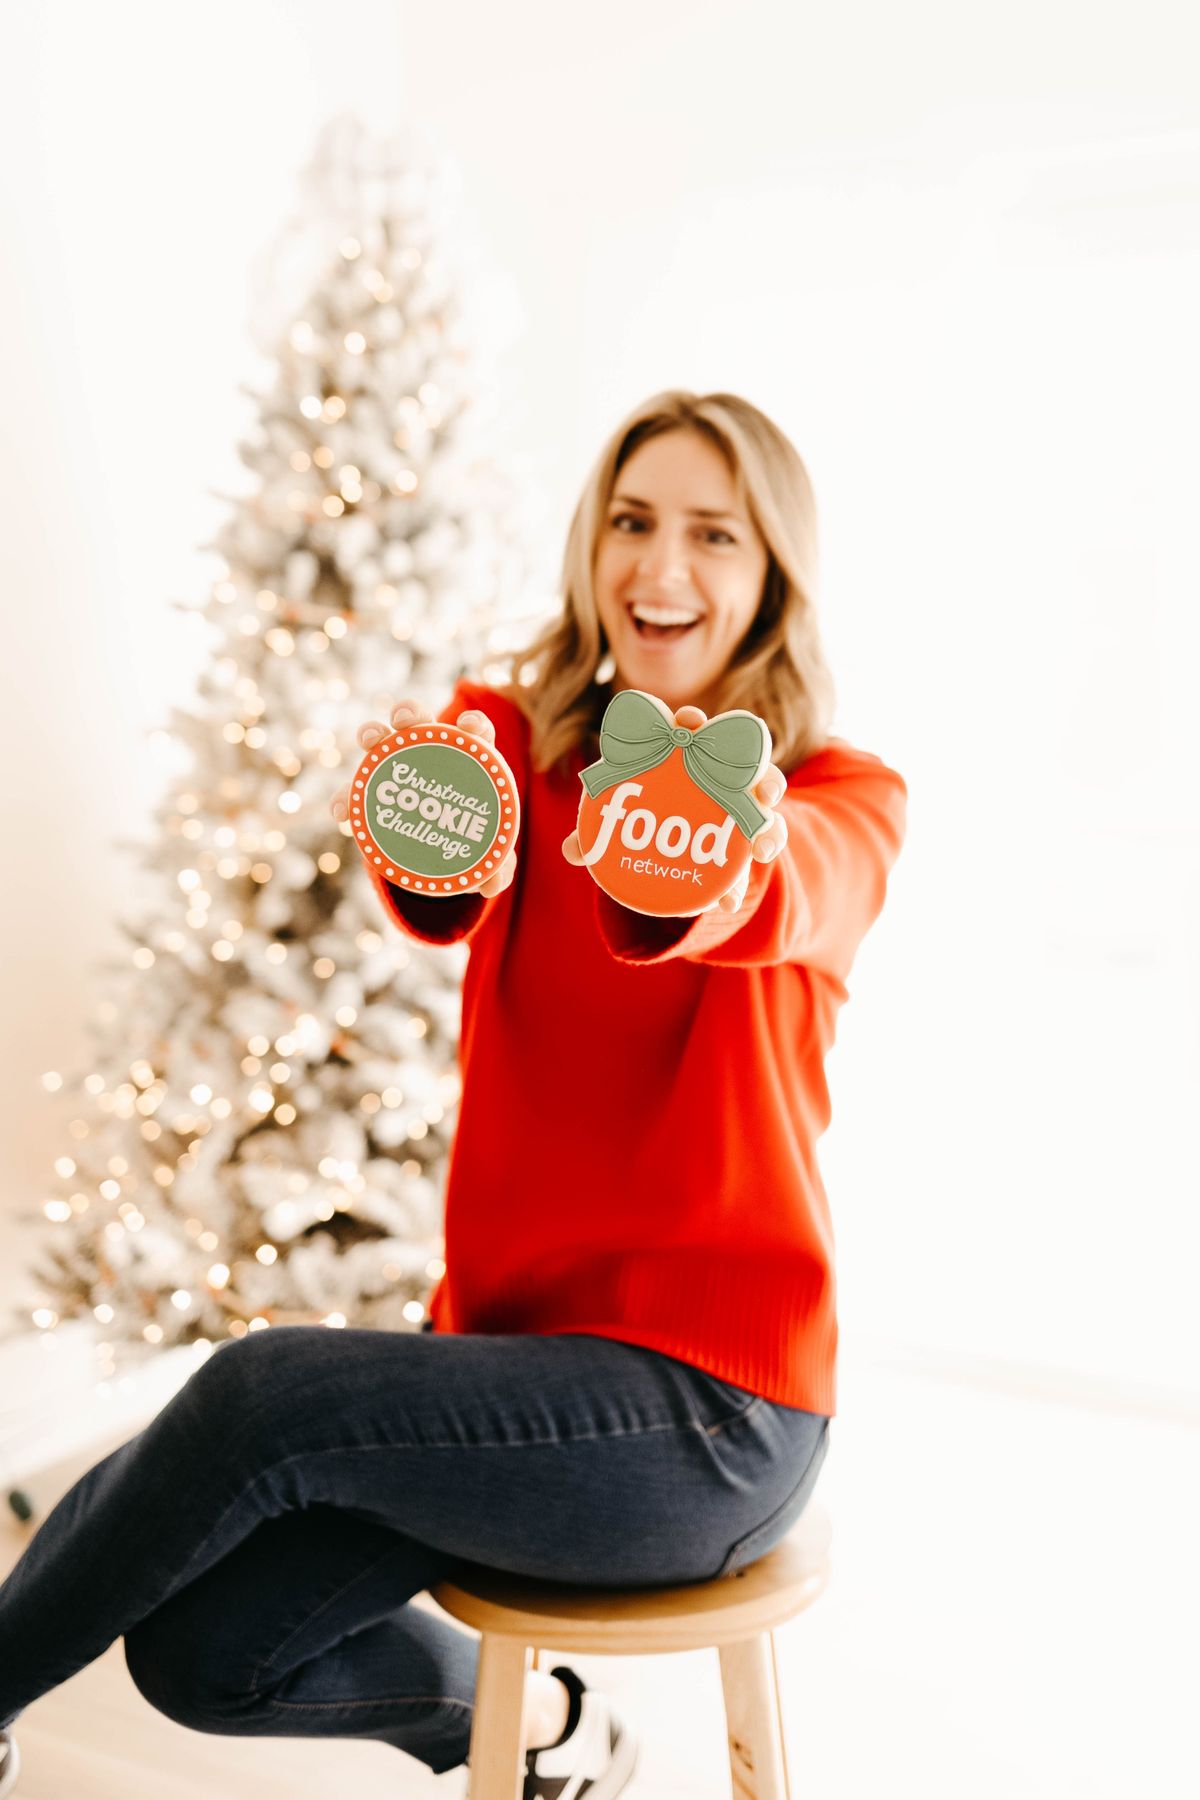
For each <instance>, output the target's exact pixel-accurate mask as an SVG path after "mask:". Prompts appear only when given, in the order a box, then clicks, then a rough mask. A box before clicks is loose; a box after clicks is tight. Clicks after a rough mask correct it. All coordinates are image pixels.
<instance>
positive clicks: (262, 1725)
mask: <svg viewBox="0 0 1200 1800" xmlns="http://www.w3.org/2000/svg"><path fill="white" fill-rule="evenodd" d="M828 1431H829V1421H828V1420H827V1419H825V1418H824V1417H823V1416H822V1415H820V1414H818V1413H810V1412H804V1411H801V1410H799V1409H797V1408H793V1407H787V1406H781V1405H778V1404H775V1403H773V1402H771V1401H767V1400H763V1399H761V1398H758V1397H756V1396H754V1395H753V1394H750V1393H747V1392H746V1391H745V1390H744V1389H742V1388H738V1387H734V1386H732V1385H731V1384H730V1383H729V1382H726V1381H720V1380H718V1379H717V1378H716V1377H715V1376H712V1375H706V1374H704V1373H703V1372H702V1371H701V1370H698V1369H694V1368H692V1367H691V1366H689V1365H688V1364H686V1363H682V1362H679V1361H677V1360H675V1359H674V1358H672V1357H669V1356H664V1355H662V1354H660V1353H659V1352H657V1351H654V1350H646V1349H643V1348H641V1347H640V1346H638V1345H633V1344H624V1343H618V1342H615V1341H613V1340H611V1339H608V1338H602V1337H596V1336H585V1335H576V1334H570V1333H566V1334H560V1335H555V1336H527V1335H520V1336H502V1337H500V1336H497V1337H492V1336H460V1335H455V1334H451V1333H437V1332H434V1333H426V1332H386V1331H371V1330H331V1329H329V1328H327V1327H325V1326H322V1325H284V1326H274V1327H272V1328H271V1329H269V1330H266V1331H256V1332H252V1333H251V1334H250V1335H249V1336H247V1337H245V1338H242V1339H241V1340H239V1341H238V1342H235V1343H230V1344H224V1345H222V1346H221V1347H220V1348H219V1349H217V1350H216V1351H214V1352H213V1354H212V1355H211V1356H210V1357H209V1358H208V1360H207V1361H206V1362H205V1363H203V1364H202V1365H201V1366H200V1367H199V1368H198V1369H197V1370H196V1372H195V1374H194V1375H192V1376H191V1377H190V1379H189V1380H188V1381H187V1382H186V1383H185V1384H184V1386H183V1387H182V1388H181V1389H180V1391H179V1392H178V1394H176V1395H175V1397H174V1398H173V1399H172V1400H170V1401H169V1402H168V1403H167V1404H166V1405H165V1406H164V1407H163V1408H162V1410H161V1411H160V1412H159V1413H158V1414H157V1416H156V1417H155V1418H154V1419H153V1420H152V1421H151V1422H150V1424H149V1425H147V1426H146V1427H145V1429H144V1430H143V1431H140V1432H139V1433H138V1434H137V1436H136V1437H133V1438H131V1439H130V1440H129V1442H128V1443H126V1444H122V1445H121V1447H120V1448H119V1449H118V1450H115V1451H113V1452H112V1454H111V1455H109V1456H106V1457H104V1458H103V1459H102V1460H101V1461H100V1462H98V1463H97V1464H96V1465H95V1467H94V1468H92V1469H90V1470H89V1471H88V1472H87V1474H85V1475H83V1476H82V1477H81V1478H80V1480H79V1481H77V1482H76V1483H75V1485H74V1487H72V1488H71V1489H70V1491H69V1492H68V1493H66V1494H65V1495H64V1496H63V1498H62V1499H61V1500H60V1501H59V1502H58V1504H57V1506H55V1507H54V1508H53V1510H52V1511H51V1512H50V1513H49V1514H48V1515H47V1517H46V1518H45V1520H44V1521H43V1522H42V1524H41V1526H40V1527H39V1528H38V1530H37V1532H36V1533H35V1535H34V1537H33V1539H32V1540H31V1542H30V1544H29V1545H28V1547H27V1548H26V1550H25V1552H24V1554H23V1556H22V1557H21V1560H20V1561H19V1562H18V1563H17V1565H16V1567H15V1568H14V1569H13V1571H12V1573H11V1574H10V1575H9V1577H8V1579H7V1581H5V1582H4V1583H3V1584H0V1725H4V1724H10V1723H11V1722H12V1721H13V1720H14V1719H15V1718H16V1717H17V1716H18V1715H19V1714H20V1712H21V1711H22V1710H23V1709H24V1708H25V1707H26V1706H28V1705H29V1703H30V1702H31V1701H32V1700H35V1699H36V1698H37V1697H38V1696H39V1695H40V1694H44V1693H46V1692H47V1691H48V1690H49V1689H51V1688H53V1687H57V1686H58V1684H59V1683H60V1682H62V1681H65V1680H66V1679H67V1678H68V1677H69V1676H71V1675H73V1674H75V1673H76V1672H77V1671H78V1670H79V1669H81V1668H83V1667H84V1666H85V1665H86V1664H87V1663H90V1662H92V1661H93V1660H94V1658H96V1657H97V1656H99V1655H100V1654H101V1653H102V1652H103V1651H104V1650H106V1649H107V1647H108V1646H109V1644H111V1643H112V1642H113V1641H114V1639H116V1638H117V1637H118V1636H124V1639H125V1657H126V1661H127V1663H128V1665H129V1670H130V1673H131V1674H132V1676H133V1679H134V1681H135V1682H136V1684H137V1686H138V1688H139V1689H140V1690H141V1692H142V1694H143V1695H144V1696H145V1698H146V1699H147V1700H148V1701H149V1702H150V1703H151V1705H152V1706H154V1707H156V1708H157V1709H158V1710H160V1711H161V1712H164V1713H166V1714H167V1716H168V1717H170V1718H173V1719H176V1720H178V1721H179V1722H180V1723H182V1724H184V1725H187V1726H190V1727H191V1728H192V1729H193V1730H197V1731H209V1732H218V1733H225V1734H229V1735H237V1736H241V1735H244V1736H248V1737H271V1736H280V1737H308V1736H312V1737H350V1738H379V1739H380V1740H382V1742H384V1743H385V1744H393V1745H395V1746H396V1748H398V1749H401V1750H406V1751H407V1752H408V1753H409V1754H410V1755H411V1756H415V1757H418V1758H419V1759H420V1760H421V1761H422V1762H424V1763H426V1764H428V1766H429V1767H430V1768H431V1769H433V1770H435V1771H437V1772H439V1773H440V1772H441V1771H443V1770H445V1769H451V1768H454V1767H456V1766H457V1765H458V1764H460V1763H463V1762H465V1761H466V1760H467V1752H468V1749H469V1747H470V1738H471V1717H472V1713H471V1708H472V1701H473V1696H474V1691H475V1677H476V1669H477V1663H478V1640H477V1639H476V1638H474V1637H472V1636H471V1635H470V1634H469V1633H467V1632H466V1631H464V1630H462V1629H460V1628H459V1627H457V1626H456V1625H454V1624H453V1623H452V1622H451V1621H450V1620H448V1619H445V1618H442V1617H440V1616H435V1615H434V1614H432V1613H430V1612H429V1611H427V1610H424V1609H423V1608H421V1607H414V1606H410V1605H408V1604H407V1602H408V1601H409V1600H411V1599H412V1597H413V1595H414V1594H418V1593H421V1592H422V1591H423V1590H425V1589H427V1588H428V1587H429V1586H430V1585H431V1584H432V1583H434V1582H436V1581H438V1580H439V1579H441V1578H442V1577H443V1576H447V1575H449V1576H453V1575H454V1574H455V1572H456V1571H457V1572H460V1573H466V1572H467V1569H466V1568H465V1567H464V1565H469V1564H472V1563H475V1564H485V1565H487V1566H489V1567H491V1568H496V1569H506V1570H511V1571H513V1572H515V1573H517V1574H522V1575H532V1576H540V1577H542V1578H543V1579H546V1580H550V1581H566V1582H585V1583H587V1584H589V1585H592V1586H596V1587H637V1586H647V1587H653V1586H660V1585H663V1584H667V1583H678V1582H689V1581H705V1580H709V1579H711V1578H713V1577H715V1576H719V1575H728V1574H731V1573H732V1572H733V1571H734V1570H735V1569H738V1568H741V1567H742V1566H743V1565H744V1564H745V1563H748V1562H750V1561H752V1560H753V1559H754V1558H755V1557H757V1556H761V1555H762V1554H763V1553H764V1552H765V1551H767V1550H769V1549H770V1548H771V1547H772V1545H774V1544H775V1543H776V1542H777V1541H778V1540H779V1539H780V1538H781V1537H782V1536H783V1535H784V1533H785V1532H786V1531H787V1530H788V1528H789V1526H791V1524H792V1523H793V1522H794V1520H795V1519H796V1518H798V1517H799V1515H800V1513H801V1511H802V1510H803V1508H804V1505H805V1502H806V1501H807V1499H808V1496H809V1494H810V1493H811V1491H812V1489H813V1487H814V1485H815V1483H816V1479H817V1474H818V1472H819V1470H820V1467H821V1464H822V1462H823V1460H824V1457H825V1453H826V1450H827V1448H828Z"/></svg>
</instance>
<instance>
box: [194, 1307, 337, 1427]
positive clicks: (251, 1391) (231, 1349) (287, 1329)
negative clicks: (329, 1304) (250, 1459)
mask: <svg viewBox="0 0 1200 1800" xmlns="http://www.w3.org/2000/svg"><path fill="white" fill-rule="evenodd" d="M305 1329H306V1327H303V1326H296V1325H291V1326H287V1325H283V1326H272V1328H271V1329H270V1331H252V1332H250V1333H249V1334H248V1336H246V1337H244V1338H234V1339H231V1340H230V1341H229V1342H228V1343H224V1344H220V1345H218V1347H217V1348H216V1349H215V1350H214V1351H213V1352H212V1354H211V1355H210V1356H208V1357H206V1358H205V1360H204V1361H203V1362H202V1363H201V1364H200V1367H199V1368H198V1369H196V1370H195V1372H194V1373H193V1374H192V1375H191V1376H190V1377H189V1378H188V1380H187V1382H186V1383H185V1384H184V1386H183V1388H182V1389H181V1392H180V1396H179V1397H180V1398H182V1397H183V1395H186V1396H187V1401H188V1404H189V1405H191V1406H193V1407H197V1408H198V1409H199V1410H200V1411H201V1413H203V1414H205V1415H211V1416H212V1417H213V1418H214V1419H215V1420H216V1421H217V1422H218V1423H219V1424H220V1425H221V1426H222V1428H227V1427H228V1424H229V1422H230V1420H231V1419H234V1418H238V1417H240V1416H241V1414H242V1412H243V1411H244V1409H245V1407H246V1405H247V1404H248V1403H250V1402H251V1401H253V1402H256V1403H258V1404H261V1403H262V1402H263V1401H264V1400H266V1399H269V1398H270V1397H271V1396H272V1395H274V1394H275V1393H276V1392H278V1393H279V1395H280V1397H281V1398H284V1399H294V1393H295V1357H296V1346H295V1343H294V1342H289V1341H288V1334H289V1333H295V1332H296V1331H302V1330H305Z"/></svg>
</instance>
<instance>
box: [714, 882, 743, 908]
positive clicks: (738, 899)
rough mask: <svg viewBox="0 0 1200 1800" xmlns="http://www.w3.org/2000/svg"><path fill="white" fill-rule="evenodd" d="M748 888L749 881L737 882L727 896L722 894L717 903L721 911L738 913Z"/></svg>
mask: <svg viewBox="0 0 1200 1800" xmlns="http://www.w3.org/2000/svg"><path fill="white" fill-rule="evenodd" d="M749 886H750V882H749V879H747V880H745V881H739V882H738V883H737V885H736V886H735V887H731V888H730V890H729V892H728V893H727V894H722V895H721V898H720V900H719V902H718V905H719V906H720V908H721V911H722V912H738V911H739V910H740V908H741V904H742V901H743V900H744V899H745V898H746V890H747V888H748V887H749Z"/></svg>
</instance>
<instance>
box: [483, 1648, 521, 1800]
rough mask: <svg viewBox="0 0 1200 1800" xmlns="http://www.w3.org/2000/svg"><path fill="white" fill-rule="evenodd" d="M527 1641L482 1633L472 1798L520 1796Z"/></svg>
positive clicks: (514, 1798)
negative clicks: (520, 1641)
mask: <svg viewBox="0 0 1200 1800" xmlns="http://www.w3.org/2000/svg"><path fill="white" fill-rule="evenodd" d="M529 1658H530V1650H529V1647H528V1645H526V1644H521V1643H518V1642H517V1640H516V1639H515V1638H505V1637H496V1636H495V1635H489V1634H488V1633H487V1632H486V1631H485V1632H484V1633H483V1635H482V1637H481V1639H480V1643H479V1672H478V1674H477V1676H476V1680H475V1717H474V1720H473V1721H472V1725H471V1749H470V1753H469V1762H470V1765H471V1776H470V1781H471V1786H470V1793H471V1800H521V1789H522V1787H523V1785H524V1781H525V1753H524V1751H523V1749H522V1744H523V1743H524V1738H525V1675H526V1671H527V1670H528V1668H529Z"/></svg>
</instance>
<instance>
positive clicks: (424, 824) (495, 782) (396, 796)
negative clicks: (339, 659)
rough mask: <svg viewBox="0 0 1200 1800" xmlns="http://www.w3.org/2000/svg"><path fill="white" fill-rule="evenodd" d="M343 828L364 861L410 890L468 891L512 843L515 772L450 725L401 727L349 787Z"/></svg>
mask: <svg viewBox="0 0 1200 1800" xmlns="http://www.w3.org/2000/svg"><path fill="white" fill-rule="evenodd" d="M350 826H351V830H352V831H353V833H354V841H355V843H356V844H357V845H358V847H359V849H360V850H361V851H362V854H363V855H364V856H365V857H366V859H367V862H368V864H369V865H370V866H371V867H372V868H373V869H374V870H376V872H377V873H378V874H380V875H383V876H385V877H386V878H387V880H388V881H390V882H392V883H394V885H395V886H396V887H402V888H410V889H411V890H412V891H413V892H414V893H419V894H427V895H439V896H444V895H451V894H470V893H474V892H475V890H476V889H477V888H478V887H479V886H480V884H481V883H482V882H484V881H486V880H487V879H488V877H489V876H490V875H494V874H495V873H496V870H497V869H498V868H499V867H500V865H501V863H502V862H503V861H504V858H505V857H506V856H507V855H508V852H509V851H510V850H511V849H512V846H513V844H514V843H515V842H516V837H517V831H518V829H519V827H520V806H519V803H518V800H517V785H516V782H515V781H514V780H513V776H512V770H511V769H510V768H509V767H508V764H507V763H506V762H505V761H504V758H503V757H502V756H501V755H500V754H499V752H498V751H497V750H496V749H495V748H494V747H493V746H492V745H491V744H489V743H488V742H487V741H486V739H484V738H481V737H476V736H475V734H474V733H473V732H470V731H464V730H463V729H462V728H461V726H457V725H443V724H440V723H438V724H433V725H404V726H401V727H399V728H398V729H397V730H394V731H391V732H389V733H388V735H387V737H385V738H381V739H380V741H379V743H377V744H376V745H375V747H374V749H372V750H368V752H367V754H366V756H365V757H364V758H363V760H362V762H361V763H360V764H359V767H358V772H357V774H356V775H355V777H354V780H353V781H352V783H351V784H350Z"/></svg>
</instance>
